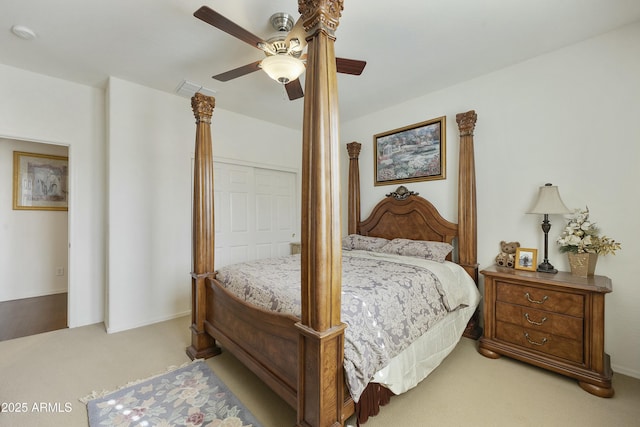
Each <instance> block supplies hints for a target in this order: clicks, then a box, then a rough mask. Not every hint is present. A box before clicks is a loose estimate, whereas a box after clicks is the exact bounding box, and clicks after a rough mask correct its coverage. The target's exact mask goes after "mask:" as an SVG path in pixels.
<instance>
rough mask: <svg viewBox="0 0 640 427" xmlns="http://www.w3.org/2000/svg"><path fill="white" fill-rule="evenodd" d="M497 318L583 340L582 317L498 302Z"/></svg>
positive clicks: (532, 328) (535, 329)
mask: <svg viewBox="0 0 640 427" xmlns="http://www.w3.org/2000/svg"><path fill="white" fill-rule="evenodd" d="M496 320H497V321H501V322H505V323H511V324H513V325H517V326H521V327H524V328H528V329H531V330H534V331H538V332H547V333H550V334H554V335H558V336H561V337H565V338H569V339H572V340H577V341H582V330H583V325H582V318H580V317H573V316H566V315H563V314H556V313H553V312H549V311H543V310H536V309H533V308H529V307H523V306H521V305H514V304H506V303H503V302H499V301H497V302H496Z"/></svg>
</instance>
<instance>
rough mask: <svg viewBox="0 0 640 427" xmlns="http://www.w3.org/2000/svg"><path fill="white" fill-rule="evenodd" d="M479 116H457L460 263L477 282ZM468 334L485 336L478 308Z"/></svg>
mask: <svg viewBox="0 0 640 427" xmlns="http://www.w3.org/2000/svg"><path fill="white" fill-rule="evenodd" d="M477 119H478V116H477V114H476V112H475V111H474V110H471V111H467V112H466V113H460V114H458V115H456V122H457V123H458V130H459V131H460V160H459V170H458V233H459V234H458V257H459V260H458V262H459V264H460V265H461V266H462V268H464V269H465V271H466V272H467V273H469V275H470V276H471V278H472V279H473V280H474V281H475V282H476V285H477V284H478V225H477V208H476V167H475V159H474V147H473V144H474V141H473V131H474V130H475V126H476V120H477ZM464 335H465V336H467V337H469V338H473V339H478V338H479V337H480V335H482V328H480V322H479V316H478V312H477V311H476V312H475V313H474V315H473V317H472V319H471V320H470V321H469V324H468V325H467V328H466V329H465V333H464Z"/></svg>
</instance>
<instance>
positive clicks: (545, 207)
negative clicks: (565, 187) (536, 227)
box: [527, 184, 571, 214]
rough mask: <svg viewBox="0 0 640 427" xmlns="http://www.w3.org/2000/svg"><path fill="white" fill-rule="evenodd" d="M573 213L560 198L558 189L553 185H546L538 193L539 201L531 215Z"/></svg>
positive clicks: (530, 211) (532, 209)
mask: <svg viewBox="0 0 640 427" xmlns="http://www.w3.org/2000/svg"><path fill="white" fill-rule="evenodd" d="M570 212H571V211H570V210H569V209H568V208H567V207H566V206H565V204H564V203H563V202H562V199H561V198H560V193H559V192H558V187H557V186H555V185H551V184H545V186H544V187H540V190H539V191H538V199H537V200H536V203H535V204H534V205H533V207H532V208H531V209H530V210H529V212H527V213H530V214H567V213H570Z"/></svg>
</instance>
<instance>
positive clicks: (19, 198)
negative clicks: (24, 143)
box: [13, 151, 69, 211]
mask: <svg viewBox="0 0 640 427" xmlns="http://www.w3.org/2000/svg"><path fill="white" fill-rule="evenodd" d="M68 180H69V158H68V157H63V156H52V155H48V154H38V153H26V152H23V151H14V152H13V209H14V210H49V211H66V210H68V209H69V187H68Z"/></svg>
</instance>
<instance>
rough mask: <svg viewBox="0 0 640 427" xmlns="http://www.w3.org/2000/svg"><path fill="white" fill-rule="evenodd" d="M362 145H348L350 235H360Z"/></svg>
mask: <svg viewBox="0 0 640 427" xmlns="http://www.w3.org/2000/svg"><path fill="white" fill-rule="evenodd" d="M361 148H362V144H360V143H359V142H355V141H354V142H350V143H349V144H347V151H348V152H349V202H348V206H347V217H348V219H349V228H348V231H349V234H358V224H359V223H360V166H359V161H358V157H360V149H361Z"/></svg>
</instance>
